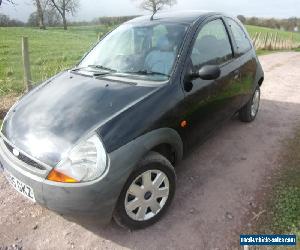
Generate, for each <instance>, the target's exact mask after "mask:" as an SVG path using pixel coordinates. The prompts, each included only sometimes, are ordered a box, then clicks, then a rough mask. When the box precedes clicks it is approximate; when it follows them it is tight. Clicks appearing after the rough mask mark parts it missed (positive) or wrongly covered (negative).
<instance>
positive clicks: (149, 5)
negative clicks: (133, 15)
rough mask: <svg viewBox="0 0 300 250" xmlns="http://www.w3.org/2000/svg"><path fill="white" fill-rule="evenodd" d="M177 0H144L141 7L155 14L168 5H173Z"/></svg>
mask: <svg viewBox="0 0 300 250" xmlns="http://www.w3.org/2000/svg"><path fill="white" fill-rule="evenodd" d="M176 3H177V0H142V2H141V5H140V7H141V8H142V9H144V10H149V11H151V12H152V13H153V14H155V13H156V12H157V11H159V10H161V9H162V8H164V7H165V6H166V5H167V6H170V7H171V6H173V5H175V4H176Z"/></svg>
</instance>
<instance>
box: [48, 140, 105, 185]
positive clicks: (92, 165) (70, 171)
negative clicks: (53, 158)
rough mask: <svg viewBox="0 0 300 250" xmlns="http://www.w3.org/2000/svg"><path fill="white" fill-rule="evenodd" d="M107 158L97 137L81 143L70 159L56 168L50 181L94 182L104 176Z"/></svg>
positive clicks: (50, 175)
mask: <svg viewBox="0 0 300 250" xmlns="http://www.w3.org/2000/svg"><path fill="white" fill-rule="evenodd" d="M106 158H107V156H106V152H105V149H104V147H103V144H102V142H101V141H100V139H99V137H98V136H97V135H93V136H92V137H90V138H89V139H87V140H86V141H83V142H81V143H79V144H78V145H77V146H75V147H74V148H73V149H72V151H71V152H70V154H69V156H68V158H67V159H66V160H65V161H63V162H62V163H61V164H59V165H58V166H57V167H55V168H54V169H53V170H52V171H51V173H50V174H49V176H48V178H47V179H48V180H51V181H56V182H87V181H93V180H95V179H97V178H99V177H100V176H101V175H103V174H104V172H105V170H106V163H107V159H106Z"/></svg>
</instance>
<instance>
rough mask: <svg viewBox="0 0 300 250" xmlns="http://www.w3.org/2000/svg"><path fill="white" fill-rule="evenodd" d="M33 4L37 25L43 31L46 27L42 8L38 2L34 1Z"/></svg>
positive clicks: (38, 0)
mask: <svg viewBox="0 0 300 250" xmlns="http://www.w3.org/2000/svg"><path fill="white" fill-rule="evenodd" d="M34 4H35V6H36V14H37V19H38V24H39V26H40V29H42V30H45V29H46V26H45V23H44V10H43V8H42V4H41V1H40V0H34Z"/></svg>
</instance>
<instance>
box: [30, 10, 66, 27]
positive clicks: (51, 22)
mask: <svg viewBox="0 0 300 250" xmlns="http://www.w3.org/2000/svg"><path fill="white" fill-rule="evenodd" d="M44 23H45V25H46V26H50V27H51V26H52V27H53V26H58V25H60V24H61V23H62V22H61V18H60V15H59V14H58V13H57V11H55V10H54V9H49V8H46V9H44ZM27 25H28V26H32V27H36V26H39V22H38V15H37V13H36V12H33V13H31V15H30V16H29V18H28V21H27Z"/></svg>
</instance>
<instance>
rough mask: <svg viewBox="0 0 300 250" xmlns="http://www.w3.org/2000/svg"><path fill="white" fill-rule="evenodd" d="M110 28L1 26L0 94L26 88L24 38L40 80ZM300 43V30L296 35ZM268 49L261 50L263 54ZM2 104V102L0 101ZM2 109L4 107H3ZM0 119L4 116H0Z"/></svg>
mask: <svg viewBox="0 0 300 250" xmlns="http://www.w3.org/2000/svg"><path fill="white" fill-rule="evenodd" d="M110 29H111V27H105V26H87V27H71V28H70V29H69V30H68V31H64V30H62V29H59V28H50V29H48V30H46V31H41V30H39V29H35V28H0V97H1V96H2V97H3V96H7V95H8V94H14V95H18V94H20V93H22V91H23V80H22V79H23V73H22V57H21V37H22V36H28V37H29V46H30V57H31V58H30V60H31V71H32V80H33V82H34V83H38V82H40V81H42V80H44V79H47V78H48V77H50V76H51V75H53V74H55V73H56V72H59V71H61V70H63V69H65V68H68V67H70V66H73V65H75V64H76V62H78V61H79V60H80V58H81V57H82V55H83V54H84V53H85V52H86V51H87V50H88V49H89V48H91V47H92V46H93V44H95V43H96V42H97V39H98V34H99V33H103V34H104V33H106V32H107V31H109V30H110ZM247 29H248V30H249V33H250V34H251V35H254V34H255V33H256V32H262V33H266V32H273V33H274V32H277V31H276V30H272V29H268V28H261V27H255V26H247ZM278 32H279V35H280V37H282V38H286V39H289V37H290V34H291V33H289V32H284V31H278ZM293 37H294V39H295V41H297V42H299V43H300V33H298V34H295V35H294V36H293ZM264 53H266V52H265V51H259V54H264ZM0 106H1V103H0ZM0 109H1V107H0ZM0 118H1V117H0Z"/></svg>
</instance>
